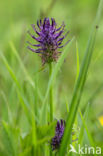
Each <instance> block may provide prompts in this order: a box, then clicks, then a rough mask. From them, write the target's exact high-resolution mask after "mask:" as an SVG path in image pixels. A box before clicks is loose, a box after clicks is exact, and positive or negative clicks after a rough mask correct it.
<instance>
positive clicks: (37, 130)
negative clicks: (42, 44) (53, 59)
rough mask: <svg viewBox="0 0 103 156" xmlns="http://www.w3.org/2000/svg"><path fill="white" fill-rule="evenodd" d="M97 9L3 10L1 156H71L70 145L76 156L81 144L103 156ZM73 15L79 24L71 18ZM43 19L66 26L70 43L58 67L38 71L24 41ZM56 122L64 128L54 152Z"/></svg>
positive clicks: (102, 5)
mask: <svg viewBox="0 0 103 156" xmlns="http://www.w3.org/2000/svg"><path fill="white" fill-rule="evenodd" d="M1 4H2V8H1V11H2V13H3V14H4V16H5V13H4V12H5V11H4V10H3V9H5V7H6V5H7V4H9V2H8V1H7V3H5V2H2V3H1ZM44 4H45V5H44ZM93 4H94V5H93ZM9 5H10V4H9ZM19 5H21V6H22V7H23V10H22V9H21V8H20V6H19ZM89 5H90V8H89ZM13 7H15V8H16V11H15V9H14V8H13ZM63 7H64V8H65V9H64V8H63ZM79 7H81V8H83V9H85V7H86V9H88V10H89V9H92V12H90V13H91V14H90V17H89V14H88V12H87V11H86V13H85V12H84V16H86V18H85V17H83V16H81V14H82V12H83V9H82V11H80V13H78V9H79ZM92 7H93V8H92ZM18 8H20V10H19V9H18ZM68 8H69V9H70V11H69V15H68ZM73 8H75V9H74V12H73ZM96 9H97V2H96V1H95V2H94V1H93V2H92V1H91V2H90V1H89V0H87V1H83V2H82V1H80V2H78V3H77V2H76V1H75V2H72V1H71V2H67V1H66V0H65V2H62V1H51V2H48V1H47V0H45V1H41V2H39V1H38V2H36V1H34V2H31V1H30V2H25V1H24V0H23V1H22V2H21V1H20V0H19V1H18V2H15V4H14V2H12V4H11V6H10V8H9V7H8V8H7V12H8V18H7V16H6V18H7V22H8V23H9V24H8V28H7V30H6V29H5V28H6V27H7V23H6V21H5V20H4V19H2V20H3V21H2V22H1V23H0V24H1V28H2V29H3V31H4V30H6V31H5V33H4V34H3V31H1V30H0V34H1V35H0V36H2V38H1V37H0V39H2V41H1V43H0V71H1V72H0V82H1V83H0V106H1V109H0V156H54V155H57V156H64V155H67V156H69V155H70V156H71V155H73V156H75V153H69V151H68V149H69V148H70V146H69V145H70V144H72V145H73V146H74V147H75V149H76V150H77V151H78V144H80V145H81V146H85V145H88V146H92V147H94V148H96V147H97V146H99V147H101V149H102V152H103V126H102V124H101V123H100V122H99V116H100V115H101V116H102V115H103V111H102V107H103V106H102V104H103V102H102V101H103V97H102V90H103V73H102V65H103V55H102V52H101V51H102V49H103V46H102V37H101V36H102V35H103V33H102V31H101V29H102V28H103V21H102V20H101V19H102V17H103V15H102V13H103V0H100V2H99V5H98V9H97V13H96ZM60 11H61V12H60ZM27 12H28V13H27ZM94 12H95V13H96V17H95V20H94V23H93V26H92V22H93V18H92V16H95V15H94V14H95V13H94ZM12 13H14V15H11V14H12ZM20 13H21V16H20ZM58 13H60V15H59V14H58ZM77 13H78V15H79V16H80V17H82V18H81V19H79V17H75V16H76V14H77ZM23 14H25V15H23ZM85 14H86V15H85ZM13 16H14V17H15V18H14V17H13ZM44 16H46V17H47V16H48V17H54V18H56V19H57V21H58V23H61V21H64V22H65V21H66V24H67V26H66V28H67V29H68V26H69V25H70V29H71V30H70V31H71V36H74V37H71V36H70V39H71V41H70V43H68V44H67V45H66V47H64V48H63V51H62V54H61V55H60V57H59V59H58V61H57V63H51V64H49V65H47V64H46V65H45V66H42V64H41V60H40V59H39V57H38V56H37V55H36V54H32V53H31V52H28V50H27V48H26V40H27V39H28V38H29V37H28V35H27V30H28V29H29V25H30V24H31V23H32V22H33V23H36V21H37V19H39V18H40V17H44ZM61 17H62V18H61ZM69 17H70V22H69ZM74 17H75V24H74ZM76 18H77V19H78V20H76ZM84 18H85V21H84V20H83V19H84ZM61 19H62V20H61ZM16 20H17V21H16ZM22 20H23V21H22ZM88 20H89V21H88ZM85 22H87V23H85ZM89 22H90V24H89ZM76 24H77V27H76V26H75V25H76ZM83 24H84V25H85V24H86V26H84V29H82V28H81V27H83ZM88 25H89V26H88ZM85 28H87V30H85ZM89 29H91V32H89ZM99 29H100V30H99ZM73 31H74V32H73ZM97 31H99V32H98V35H97ZM89 33H90V35H89V38H88V35H87V34H89ZM78 34H79V35H78ZM101 34H102V35H101ZM76 35H78V36H79V37H77V36H76ZM96 38H97V39H96ZM29 40H31V39H29ZM86 42H87V46H86ZM85 46H86V50H85V48H84V47H85ZM82 51H84V52H82ZM93 52H94V54H93ZM90 64H91V65H90ZM89 68H90V69H89ZM98 77H99V78H98ZM86 81H87V82H86ZM60 119H63V120H65V123H66V127H65V131H64V134H63V138H62V141H61V143H60V147H59V149H58V150H57V151H52V148H51V139H52V138H53V137H54V136H55V127H56V124H57V120H60ZM75 127H76V128H75ZM72 134H73V135H72ZM73 139H74V140H76V141H72V140H73ZM80 155H83V154H80ZM87 155H88V154H87ZM92 155H98V154H96V153H94V154H92ZM101 155H102V154H101Z"/></svg>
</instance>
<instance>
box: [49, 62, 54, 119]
mask: <svg viewBox="0 0 103 156" xmlns="http://www.w3.org/2000/svg"><path fill="white" fill-rule="evenodd" d="M51 74H52V63H50V64H49V77H51ZM49 99H50V101H49V102H50V122H52V121H53V84H52V85H51V88H50V91H49Z"/></svg>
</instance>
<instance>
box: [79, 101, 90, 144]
mask: <svg viewBox="0 0 103 156" xmlns="http://www.w3.org/2000/svg"><path fill="white" fill-rule="evenodd" d="M79 112H80V114H81V111H80V110H79ZM88 112H89V104H88V105H87V107H86V110H85V113H84V117H83V120H85V121H86V120H87V117H88ZM84 128H85V127H84V124H83V123H82V125H81V128H80V133H79V139H78V144H80V145H81V144H82V140H83V134H84Z"/></svg>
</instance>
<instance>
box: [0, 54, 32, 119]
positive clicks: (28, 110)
mask: <svg viewBox="0 0 103 156" xmlns="http://www.w3.org/2000/svg"><path fill="white" fill-rule="evenodd" d="M1 57H2V59H3V62H4V64H5V66H6V68H7V70H8V72H9V73H10V75H11V78H12V80H13V82H14V83H15V85H16V90H17V93H18V97H19V100H20V102H21V105H22V107H23V109H24V112H25V114H26V116H27V118H28V120H29V122H30V121H31V117H30V116H31V115H33V113H32V112H31V110H30V108H29V105H28V104H27V103H26V102H25V98H24V96H23V93H22V87H21V85H20V83H19V81H18V80H17V78H16V76H15V74H14V72H13V70H12V68H11V67H10V66H9V64H8V62H7V60H6V58H5V56H4V55H3V54H2V53H1Z"/></svg>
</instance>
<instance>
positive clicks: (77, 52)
mask: <svg viewBox="0 0 103 156" xmlns="http://www.w3.org/2000/svg"><path fill="white" fill-rule="evenodd" d="M76 58H77V74H76V81H77V79H78V76H79V70H80V67H79V51H78V43H77V41H76Z"/></svg>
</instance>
